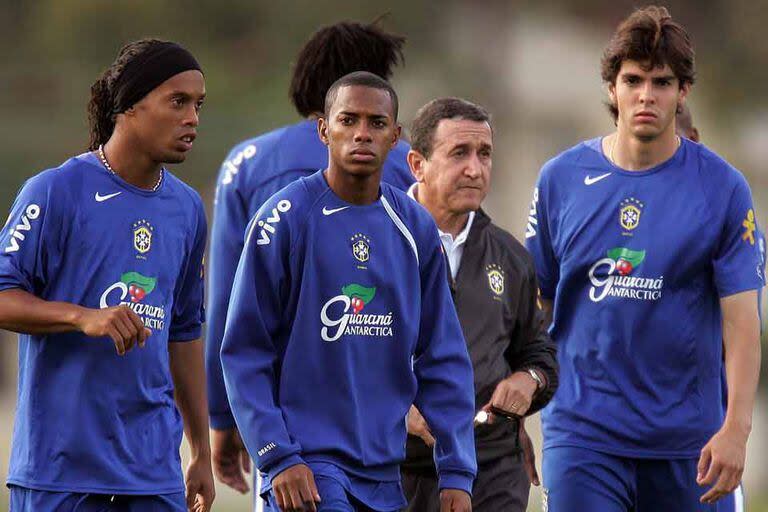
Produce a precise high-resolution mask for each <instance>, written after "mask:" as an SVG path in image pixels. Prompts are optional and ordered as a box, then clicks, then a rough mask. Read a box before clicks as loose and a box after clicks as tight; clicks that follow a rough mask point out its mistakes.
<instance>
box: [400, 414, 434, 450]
mask: <svg viewBox="0 0 768 512" xmlns="http://www.w3.org/2000/svg"><path fill="white" fill-rule="evenodd" d="M407 427H408V433H409V434H411V435H414V436H418V437H420V438H421V439H422V440H423V441H424V442H425V443H427V446H429V447H430V448H431V447H432V446H434V445H435V438H434V437H433V436H432V432H431V431H430V430H429V425H427V420H425V419H424V416H422V415H421V413H420V412H419V410H418V409H417V408H416V406H415V405H412V406H411V408H410V409H409V410H408V421H407Z"/></svg>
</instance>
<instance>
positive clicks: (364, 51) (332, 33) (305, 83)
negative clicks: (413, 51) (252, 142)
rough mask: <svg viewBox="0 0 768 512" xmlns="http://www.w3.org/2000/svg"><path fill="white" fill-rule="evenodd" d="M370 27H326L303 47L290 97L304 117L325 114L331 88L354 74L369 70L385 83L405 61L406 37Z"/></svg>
mask: <svg viewBox="0 0 768 512" xmlns="http://www.w3.org/2000/svg"><path fill="white" fill-rule="evenodd" d="M377 22H378V20H377V21H374V22H373V23H370V24H362V23H356V22H352V21H344V22H341V23H336V24H335V25H330V26H327V27H323V28H321V29H320V30H318V31H317V32H315V34H314V35H312V37H311V38H310V39H309V41H307V42H306V43H305V44H304V47H303V48H302V49H301V51H300V52H299V55H298V58H297V59H296V65H295V66H294V70H293V77H292V78H291V85H290V88H289V90H288V94H289V95H290V97H291V101H293V105H294V106H295V107H296V110H297V111H298V112H299V114H301V115H302V117H308V116H309V115H311V114H313V113H315V112H323V107H324V102H325V96H326V93H327V92H328V88H329V87H330V86H331V84H333V83H334V82H335V81H336V80H338V79H339V78H340V77H342V76H344V75H347V74H349V73H352V72H354V71H368V72H370V73H374V74H376V75H378V76H380V77H382V78H384V79H385V80H389V78H390V77H391V76H392V68H393V67H394V66H395V65H396V64H398V63H403V62H404V61H405V59H404V57H403V44H405V38H404V37H402V36H399V35H395V34H391V33H388V32H385V31H384V30H382V29H381V28H380V27H379V26H378V25H377Z"/></svg>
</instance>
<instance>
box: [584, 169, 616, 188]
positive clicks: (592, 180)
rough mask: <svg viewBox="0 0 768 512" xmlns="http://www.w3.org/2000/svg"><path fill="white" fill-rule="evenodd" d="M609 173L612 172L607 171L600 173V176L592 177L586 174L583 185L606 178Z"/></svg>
mask: <svg viewBox="0 0 768 512" xmlns="http://www.w3.org/2000/svg"><path fill="white" fill-rule="evenodd" d="M611 174H613V173H610V172H607V173H605V174H601V175H600V176H595V177H594V178H593V177H591V176H589V175H587V176H585V177H584V184H585V185H593V184H595V183H597V182H598V181H600V180H602V179H603V178H607V177H608V176H610V175H611Z"/></svg>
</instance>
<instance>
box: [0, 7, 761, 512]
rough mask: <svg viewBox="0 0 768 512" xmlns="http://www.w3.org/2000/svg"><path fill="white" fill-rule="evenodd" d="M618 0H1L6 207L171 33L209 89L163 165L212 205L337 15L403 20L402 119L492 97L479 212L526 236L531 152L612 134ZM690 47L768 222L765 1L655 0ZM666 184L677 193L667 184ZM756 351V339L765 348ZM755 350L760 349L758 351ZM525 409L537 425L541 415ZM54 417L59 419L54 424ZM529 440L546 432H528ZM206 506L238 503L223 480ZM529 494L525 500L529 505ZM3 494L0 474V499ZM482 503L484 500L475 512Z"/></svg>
mask: <svg viewBox="0 0 768 512" xmlns="http://www.w3.org/2000/svg"><path fill="white" fill-rule="evenodd" d="M637 5H640V4H638V3H636V2H631V1H626V0H613V1H607V0H600V1H598V0H582V1H580V2H572V1H567V0H560V1H558V0H550V1H548V2H540V1H501V0H499V1H494V0H485V1H476V2H471V3H470V2H459V1H443V2H426V1H419V0H408V1H403V0H395V1H390V2H386V3H379V4H376V3H373V2H365V3H363V2H354V3H353V2H344V1H341V0H338V1H308V0H306V1H284V2H274V1H273V2H266V1H263V0H219V1H217V2H212V1H210V2H209V1H205V2H203V1H197V2H184V1H180V0H177V1H170V0H134V1H128V0H114V1H98V0H37V1H32V0H30V1H22V0H0V46H1V47H2V48H5V49H6V50H5V53H4V54H3V56H2V60H1V61H0V62H1V65H0V115H1V118H2V122H0V209H2V208H5V209H7V208H10V204H11V202H12V201H13V197H14V195H15V193H16V191H17V190H18V188H19V187H20V185H21V184H22V183H23V181H24V180H25V179H26V178H28V177H29V176H31V175H32V174H34V173H36V172H38V171H40V170H42V169H45V168H47V167H53V166H56V165H58V164H59V163H60V162H62V161H63V160H65V159H66V158H68V157H69V156H71V155H73V154H77V153H80V152H82V151H84V150H85V146H86V143H87V124H86V116H85V106H86V104H87V101H88V97H89V88H90V85H91V83H92V82H93V81H94V80H95V78H96V76H97V75H98V74H99V73H100V72H101V71H102V70H103V69H104V68H105V67H106V66H107V65H108V64H109V63H110V62H111V61H112V60H113V59H114V57H115V55H116V53H117V50H118V49H119V47H120V46H121V45H122V44H123V43H124V42H127V41H129V40H132V39H136V38H139V37H144V36H156V37H161V38H166V39H172V40H175V41H178V42H181V43H182V44H184V45H185V46H187V47H188V48H189V49H190V50H192V52H193V53H194V54H195V55H196V56H197V57H198V59H199V60H200V62H201V64H202V66H203V68H204V70H205V76H206V87H207V89H208V98H207V101H206V105H205V107H204V111H203V116H202V122H201V126H200V130H199V137H198V139H197V141H196V142H195V149H194V151H193V152H192V154H191V156H190V158H189V159H188V160H187V162H186V163H185V164H183V166H180V167H179V168H177V169H174V171H175V172H176V173H177V174H178V175H180V176H181V177H182V178H184V179H186V180H187V181H188V182H189V183H191V184H192V185H193V186H195V187H196V188H197V189H198V190H199V191H200V192H201V194H202V195H203V198H204V199H205V200H206V202H207V203H208V205H209V207H210V203H211V199H212V193H213V188H214V186H215V176H216V173H217V170H218V167H219V164H220V163H221V160H222V159H223V157H224V156H225V155H226V153H227V151H228V150H229V148H230V147H231V146H232V145H233V144H235V143H236V142H238V141H240V140H242V139H244V138H246V137H249V136H253V135H255V134H258V133H260V132H263V131H266V130H269V129H271V128H274V127H277V126H279V125H281V124H285V123H288V122H293V121H295V120H297V115H296V113H295V112H294V111H293V109H292V106H291V105H290V102H289V101H288V96H287V87H288V81H289V78H290V72H291V65H292V62H293V59H294V56H295V54H296V53H297V51H298V49H299V48H300V47H301V45H302V44H303V42H304V41H305V40H306V38H307V37H308V36H309V34H310V33H312V32H313V31H314V30H316V29H317V28H319V27H320V26H322V25H325V24H329V23H334V22H336V21H341V20H344V19H352V20H358V21H372V20H373V19H375V18H377V17H378V16H379V15H381V14H385V13H388V16H387V17H386V18H385V21H384V26H385V27H386V28H387V29H389V30H392V31H394V32H398V33H400V34H403V35H405V36H406V37H407V38H408V43H407V45H406V48H405V54H406V65H405V66H404V67H401V68H398V69H397V70H396V74H395V77H394V80H393V82H394V84H395V86H396V88H397V90H398V92H399V94H400V97H401V121H402V122H403V123H404V124H405V125H406V126H407V124H408V122H410V120H411V118H412V116H413V113H414V112H415V110H416V109H417V108H418V107H419V106H421V105H422V104H424V103H425V102H427V101H428V100H430V99H432V98H434V97H436V96H442V95H454V96H463V97H466V98H469V99H472V100H474V101H477V102H480V103H481V104H483V105H485V106H486V107H487V108H488V109H489V110H490V111H491V112H492V113H493V115H494V118H495V137H496V139H495V144H496V155H495V158H494V160H495V165H494V177H493V180H494V184H493V187H492V191H491V194H490V196H489V198H488V201H487V205H486V206H487V209H488V210H489V212H490V214H491V215H492V216H493V217H494V218H495V220H496V222H497V223H499V224H500V225H501V226H503V227H505V228H507V229H508V230H510V231H511V232H513V233H514V234H516V235H518V236H521V235H522V233H523V230H524V226H525V219H526V216H527V209H528V204H529V201H530V195H531V191H532V188H533V184H534V181H535V178H536V175H537V173H538V170H539V168H540V167H541V165H542V164H543V163H544V162H545V161H546V160H547V159H549V158H550V157H552V156H554V155H555V154H556V153H558V152H560V151H562V150H564V149H566V148H568V147H570V146H572V145H574V144H576V143H578V142H579V141H580V140H582V139H585V138H591V137H594V136H596V135H599V134H606V133H608V132H610V131H611V129H612V123H611V121H610V118H609V116H608V114H607V112H606V110H605V108H604V107H603V105H602V102H603V101H604V99H605V90H604V88H603V86H602V84H601V81H600V77H599V59H600V55H601V52H602V49H603V46H604V45H605V43H606V42H607V40H608V38H609V36H610V34H611V32H612V30H613V28H614V27H615V25H616V24H617V23H618V22H619V21H620V20H621V19H622V18H623V17H624V16H626V15H627V14H628V13H629V12H631V9H632V8H633V7H635V6H637ZM664 5H666V6H667V7H669V8H670V10H671V12H672V14H673V16H674V17H675V18H676V19H677V20H678V21H680V22H682V23H683V24H684V25H685V26H686V27H687V28H688V30H689V32H690V34H691V36H692V38H693V40H694V43H695V46H696V50H697V67H698V82H697V84H696V86H695V87H694V89H693V92H692V94H691V95H690V104H691V106H692V111H693V115H694V122H695V124H696V126H697V127H698V128H699V130H700V131H701V133H702V137H703V140H704V142H705V143H706V144H707V145H709V146H710V147H712V148H713V149H714V150H715V151H717V152H718V153H719V154H721V155H723V156H724V157H725V158H726V159H727V160H729V161H730V162H732V163H733V164H735V165H736V166H737V167H738V168H740V169H741V170H742V171H743V172H744V174H745V175H746V176H747V178H748V180H749V182H750V184H751V186H752V191H753V195H754V198H755V203H756V207H757V211H758V215H759V217H758V218H759V221H760V223H761V224H762V225H763V226H764V225H766V222H767V221H768V215H767V214H766V212H768V170H767V169H768V94H766V88H765V84H766V83H768V45H766V44H765V36H764V27H765V26H766V23H768V2H765V1H764V0H760V1H757V2H755V1H753V0H700V1H689V2H666V3H664ZM670 193H675V191H670ZM0 338H3V339H2V343H0V355H2V363H1V364H0V418H1V420H2V421H0V477H4V476H5V475H6V473H7V463H8V448H9V445H10V432H11V429H12V418H13V412H14V408H15V389H16V356H15V353H16V343H15V339H14V336H12V335H9V334H8V333H0ZM765 352H766V351H764V353H765ZM763 359H764V360H765V359H766V358H765V357H764V358H763ZM529 423H532V424H533V428H534V430H537V427H536V424H535V423H536V422H529ZM52 428H55V425H54V426H52ZM767 435H768V398H767V396H766V389H765V385H762V386H761V393H760V397H759V400H758V404H757V406H756V409H755V419H754V427H753V432H752V436H751V439H750V444H749V452H748V460H747V471H746V473H745V485H746V491H747V496H748V505H749V508H748V510H750V511H761V510H765V511H768V485H766V484H767V483H768V468H766V453H768V442H767V441H766V436H767ZM537 442H539V439H538V438H537ZM218 492H219V498H218V501H217V503H216V505H215V507H214V510H221V511H234V510H248V509H249V506H250V505H249V504H250V500H249V498H245V497H239V496H236V495H235V494H234V493H233V492H230V491H228V490H226V489H224V488H223V487H222V486H219V488H218ZM539 503H540V499H539V491H538V489H534V490H533V491H532V495H531V505H530V507H529V509H530V510H539V509H540V507H539V505H538V504H539ZM5 508H7V491H6V489H5V488H1V489H0V510H5ZM481 512H483V511H481Z"/></svg>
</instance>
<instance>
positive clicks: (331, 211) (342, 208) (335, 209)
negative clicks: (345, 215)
mask: <svg viewBox="0 0 768 512" xmlns="http://www.w3.org/2000/svg"><path fill="white" fill-rule="evenodd" d="M347 208H349V206H342V207H341V208H333V209H332V210H329V209H328V208H326V207H325V206H323V215H333V214H334V213H336V212H340V211H341V210H346V209H347Z"/></svg>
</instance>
